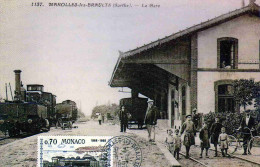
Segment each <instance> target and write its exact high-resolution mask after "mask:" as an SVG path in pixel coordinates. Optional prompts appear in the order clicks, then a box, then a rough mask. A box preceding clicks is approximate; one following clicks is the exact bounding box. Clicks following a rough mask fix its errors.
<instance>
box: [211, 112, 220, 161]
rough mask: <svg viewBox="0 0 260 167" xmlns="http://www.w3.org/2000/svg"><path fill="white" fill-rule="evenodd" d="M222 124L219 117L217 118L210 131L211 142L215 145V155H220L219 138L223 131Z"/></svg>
mask: <svg viewBox="0 0 260 167" xmlns="http://www.w3.org/2000/svg"><path fill="white" fill-rule="evenodd" d="M221 128H222V124H221V123H220V120H219V117H216V118H215V122H214V123H213V124H212V125H211V129H210V133H211V138H210V140H211V143H212V144H213V145H214V147H215V157H217V156H218V147H217V146H218V138H219V134H220V133H221Z"/></svg>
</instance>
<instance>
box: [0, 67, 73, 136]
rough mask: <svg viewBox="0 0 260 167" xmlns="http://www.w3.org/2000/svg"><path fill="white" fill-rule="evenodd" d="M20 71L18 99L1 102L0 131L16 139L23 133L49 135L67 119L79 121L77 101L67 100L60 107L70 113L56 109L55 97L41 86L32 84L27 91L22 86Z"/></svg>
mask: <svg viewBox="0 0 260 167" xmlns="http://www.w3.org/2000/svg"><path fill="white" fill-rule="evenodd" d="M21 72H22V71H21V70H14V73H15V91H14V93H15V96H14V99H13V101H5V102H0V131H2V132H4V133H5V134H7V132H8V134H9V136H10V137H14V136H17V135H19V134H20V132H26V133H33V134H35V133H39V132H40V131H49V130H50V127H51V126H52V125H56V124H57V122H58V120H59V119H60V118H61V117H63V116H64V114H65V115H67V116H66V117H67V119H69V121H72V122H75V121H76V119H77V114H78V110H77V106H76V103H75V102H74V101H71V100H66V101H63V102H62V103H61V105H60V106H65V105H67V106H69V108H70V109H69V110H63V109H62V108H64V107H61V108H59V109H58V108H57V109H56V96H55V95H54V94H52V93H50V92H45V91H44V86H43V85H40V84H29V85H27V90H26V89H25V88H24V87H23V84H22V82H21Z"/></svg>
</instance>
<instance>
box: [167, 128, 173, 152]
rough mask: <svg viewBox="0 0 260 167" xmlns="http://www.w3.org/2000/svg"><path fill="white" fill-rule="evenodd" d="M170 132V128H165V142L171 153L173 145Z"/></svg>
mask: <svg viewBox="0 0 260 167" xmlns="http://www.w3.org/2000/svg"><path fill="white" fill-rule="evenodd" d="M172 134H173V132H172V130H171V129H168V130H167V137H166V139H165V143H166V145H167V148H168V150H169V151H170V152H171V153H173V147H174V145H173V135H172Z"/></svg>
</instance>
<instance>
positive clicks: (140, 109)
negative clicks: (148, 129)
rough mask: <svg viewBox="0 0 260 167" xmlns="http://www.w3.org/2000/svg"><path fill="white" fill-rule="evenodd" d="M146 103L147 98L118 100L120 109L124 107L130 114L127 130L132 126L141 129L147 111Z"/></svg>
mask: <svg viewBox="0 0 260 167" xmlns="http://www.w3.org/2000/svg"><path fill="white" fill-rule="evenodd" d="M147 101H148V98H140V97H136V98H131V97H130V98H123V99H121V100H120V102H119V104H120V108H122V106H124V107H125V108H126V110H127V111H128V112H129V114H130V116H129V118H128V128H131V127H132V126H133V125H138V128H139V129H141V128H142V127H143V124H144V119H145V114H146V110H147Z"/></svg>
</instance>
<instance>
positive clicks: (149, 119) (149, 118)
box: [145, 100, 158, 141]
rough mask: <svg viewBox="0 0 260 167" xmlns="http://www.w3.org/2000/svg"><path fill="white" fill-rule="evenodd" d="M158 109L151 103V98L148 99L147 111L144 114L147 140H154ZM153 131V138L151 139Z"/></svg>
mask: <svg viewBox="0 0 260 167" xmlns="http://www.w3.org/2000/svg"><path fill="white" fill-rule="evenodd" d="M157 113H158V110H157V108H156V106H154V105H153V100H149V101H148V107H147V112H146V115H145V124H146V128H147V131H148V140H149V141H155V125H156V124H157V117H158V115H157ZM152 131H153V140H152V139H151V135H152Z"/></svg>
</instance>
